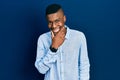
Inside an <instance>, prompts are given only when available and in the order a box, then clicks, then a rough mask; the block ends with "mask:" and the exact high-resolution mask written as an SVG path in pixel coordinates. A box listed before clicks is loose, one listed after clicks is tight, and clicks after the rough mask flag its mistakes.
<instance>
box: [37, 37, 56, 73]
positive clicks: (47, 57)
mask: <svg viewBox="0 0 120 80" xmlns="http://www.w3.org/2000/svg"><path fill="white" fill-rule="evenodd" d="M56 57H57V52H56V53H55V52H52V51H51V50H50V49H48V50H46V48H45V46H44V44H43V41H42V38H41V37H40V38H39V39H38V44H37V56H36V61H35V67H36V68H37V69H38V71H39V72H40V73H42V74H45V73H46V72H47V71H48V70H49V69H50V67H51V65H52V64H54V63H55V61H56Z"/></svg>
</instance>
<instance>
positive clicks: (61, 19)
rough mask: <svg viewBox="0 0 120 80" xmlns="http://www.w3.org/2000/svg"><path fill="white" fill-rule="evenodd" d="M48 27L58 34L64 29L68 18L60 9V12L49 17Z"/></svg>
mask: <svg viewBox="0 0 120 80" xmlns="http://www.w3.org/2000/svg"><path fill="white" fill-rule="evenodd" d="M47 20H48V27H49V28H50V30H51V31H52V32H53V33H54V35H55V34H57V33H58V32H59V31H60V29H61V28H62V27H64V24H65V21H66V17H65V15H64V13H63V11H62V10H61V9H60V10H59V11H58V12H56V13H53V14H49V15H47Z"/></svg>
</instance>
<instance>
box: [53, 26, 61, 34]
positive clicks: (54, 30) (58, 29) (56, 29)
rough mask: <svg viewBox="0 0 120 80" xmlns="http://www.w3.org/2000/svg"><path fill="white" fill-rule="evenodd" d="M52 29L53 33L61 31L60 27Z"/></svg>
mask: <svg viewBox="0 0 120 80" xmlns="http://www.w3.org/2000/svg"><path fill="white" fill-rule="evenodd" d="M52 31H53V33H57V32H59V31H60V27H57V28H53V29H52Z"/></svg>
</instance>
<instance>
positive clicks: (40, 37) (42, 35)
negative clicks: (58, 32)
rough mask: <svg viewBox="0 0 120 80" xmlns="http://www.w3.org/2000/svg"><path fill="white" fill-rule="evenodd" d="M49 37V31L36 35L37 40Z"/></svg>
mask: <svg viewBox="0 0 120 80" xmlns="http://www.w3.org/2000/svg"><path fill="white" fill-rule="evenodd" d="M49 38H50V32H46V33H43V34H41V35H40V36H39V37H38V41H40V40H47V39H49Z"/></svg>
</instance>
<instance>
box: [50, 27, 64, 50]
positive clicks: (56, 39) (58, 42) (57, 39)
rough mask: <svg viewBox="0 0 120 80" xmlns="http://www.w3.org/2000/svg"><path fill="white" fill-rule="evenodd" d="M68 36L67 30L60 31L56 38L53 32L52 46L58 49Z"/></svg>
mask: <svg viewBox="0 0 120 80" xmlns="http://www.w3.org/2000/svg"><path fill="white" fill-rule="evenodd" d="M65 35H66V28H65V27H62V28H61V29H60V31H59V32H58V33H57V34H56V35H55V36H54V34H53V32H52V44H51V46H52V47H53V48H55V49H58V47H59V46H60V45H62V44H63V42H64V40H65Z"/></svg>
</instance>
